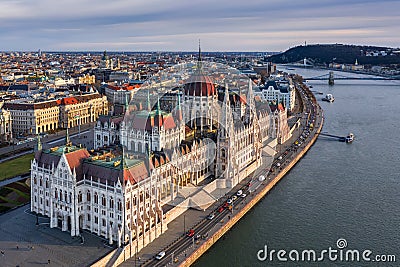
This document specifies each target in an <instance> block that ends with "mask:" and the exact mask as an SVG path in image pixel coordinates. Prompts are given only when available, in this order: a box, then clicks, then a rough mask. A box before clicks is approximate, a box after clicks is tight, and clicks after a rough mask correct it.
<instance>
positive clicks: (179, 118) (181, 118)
mask: <svg viewBox="0 0 400 267" xmlns="http://www.w3.org/2000/svg"><path fill="white" fill-rule="evenodd" d="M177 109H178V110H177V111H178V114H177V115H178V120H179V121H182V120H183V115H182V108H181V95H180V94H178V108H177Z"/></svg>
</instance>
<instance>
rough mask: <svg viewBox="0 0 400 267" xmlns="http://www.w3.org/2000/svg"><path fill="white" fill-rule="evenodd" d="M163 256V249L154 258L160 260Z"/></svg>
mask: <svg viewBox="0 0 400 267" xmlns="http://www.w3.org/2000/svg"><path fill="white" fill-rule="evenodd" d="M164 256H165V251H161V252H160V253H158V254H157V255H156V259H157V260H161V259H162V258H164Z"/></svg>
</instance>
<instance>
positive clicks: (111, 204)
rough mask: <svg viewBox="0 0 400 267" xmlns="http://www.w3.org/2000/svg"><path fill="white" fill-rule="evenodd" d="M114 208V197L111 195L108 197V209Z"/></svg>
mask: <svg viewBox="0 0 400 267" xmlns="http://www.w3.org/2000/svg"><path fill="white" fill-rule="evenodd" d="M113 208H114V199H113V198H112V197H111V198H110V209H113Z"/></svg>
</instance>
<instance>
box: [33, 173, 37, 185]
mask: <svg viewBox="0 0 400 267" xmlns="http://www.w3.org/2000/svg"><path fill="white" fill-rule="evenodd" d="M36 183H37V181H36V175H35V176H33V184H36Z"/></svg>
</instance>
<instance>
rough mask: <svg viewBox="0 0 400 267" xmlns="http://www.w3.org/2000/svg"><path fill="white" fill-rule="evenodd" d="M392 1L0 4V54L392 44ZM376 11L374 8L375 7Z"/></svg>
mask: <svg viewBox="0 0 400 267" xmlns="http://www.w3.org/2000/svg"><path fill="white" fill-rule="evenodd" d="M399 8H400V2H399V1H379V2H378V1H361V0H350V1H342V0H339V1H330V0H328V1H314V0H309V1H303V2H301V3H292V2H289V1H287V0H284V1H277V0H268V1H261V0H256V1H252V2H250V3H249V2H244V1H229V2H228V1H219V2H217V3H215V2H213V1H209V0H206V1H201V2H200V1H195V2H193V1H190V2H188V1H183V0H179V1H173V2H168V3H165V1H154V2H152V3H150V4H149V3H148V2H146V1H141V0H140V1H135V2H130V1H123V0H121V1H112V2H108V1H103V0H101V1H91V0H85V1H76V0H71V1H68V3H57V4H56V5H55V4H54V2H50V1H48V0H39V1H35V2H34V3H32V2H30V1H27V0H21V1H2V2H1V3H0V23H1V25H2V28H1V29H0V34H1V37H0V41H1V43H2V45H1V46H0V50H2V51H15V50H18V51H35V50H38V49H41V50H43V51H102V50H109V51H194V50H195V48H196V47H197V42H198V39H201V40H202V50H203V51H284V50H286V49H288V48H289V47H292V46H296V45H300V44H304V42H305V41H306V42H307V43H308V44H314V43H348V44H360V45H378V46H391V47H398V43H399V41H400V37H394V36H393V35H394V34H393V33H394V32H398V31H399V30H400V26H399V25H400V18H399V17H398V16H397V14H396V10H398V9H399ZM377 10H379V12H377Z"/></svg>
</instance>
